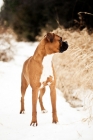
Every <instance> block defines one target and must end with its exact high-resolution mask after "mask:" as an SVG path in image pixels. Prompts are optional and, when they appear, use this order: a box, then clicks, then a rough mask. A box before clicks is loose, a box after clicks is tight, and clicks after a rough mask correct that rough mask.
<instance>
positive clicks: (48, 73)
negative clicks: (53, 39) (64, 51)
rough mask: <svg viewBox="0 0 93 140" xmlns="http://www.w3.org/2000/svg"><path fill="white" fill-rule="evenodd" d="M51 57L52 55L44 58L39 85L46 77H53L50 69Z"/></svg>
mask: <svg viewBox="0 0 93 140" xmlns="http://www.w3.org/2000/svg"><path fill="white" fill-rule="evenodd" d="M52 57H53V54H51V55H47V56H45V57H44V59H43V62H42V65H43V71H42V74H41V78H40V82H41V84H42V83H43V82H45V81H46V80H47V78H48V77H50V76H52V78H54V76H53V68H52Z"/></svg>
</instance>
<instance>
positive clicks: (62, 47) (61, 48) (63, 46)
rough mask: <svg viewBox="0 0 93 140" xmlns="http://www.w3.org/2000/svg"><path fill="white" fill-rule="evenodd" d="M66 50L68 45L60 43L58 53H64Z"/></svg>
mask: <svg viewBox="0 0 93 140" xmlns="http://www.w3.org/2000/svg"><path fill="white" fill-rule="evenodd" d="M67 49H68V43H67V41H62V46H61V47H60V52H61V53H62V52H64V51H66V50H67Z"/></svg>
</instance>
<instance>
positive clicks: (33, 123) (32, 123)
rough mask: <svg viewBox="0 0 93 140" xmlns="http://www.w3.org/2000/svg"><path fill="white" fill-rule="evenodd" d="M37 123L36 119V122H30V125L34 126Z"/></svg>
mask: <svg viewBox="0 0 93 140" xmlns="http://www.w3.org/2000/svg"><path fill="white" fill-rule="evenodd" d="M37 125H38V123H37V121H36V122H31V124H30V126H34V127H36V126H37Z"/></svg>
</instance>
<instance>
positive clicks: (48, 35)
mask: <svg viewBox="0 0 93 140" xmlns="http://www.w3.org/2000/svg"><path fill="white" fill-rule="evenodd" d="M46 38H47V40H48V41H49V42H53V39H54V34H53V33H47V35H46Z"/></svg>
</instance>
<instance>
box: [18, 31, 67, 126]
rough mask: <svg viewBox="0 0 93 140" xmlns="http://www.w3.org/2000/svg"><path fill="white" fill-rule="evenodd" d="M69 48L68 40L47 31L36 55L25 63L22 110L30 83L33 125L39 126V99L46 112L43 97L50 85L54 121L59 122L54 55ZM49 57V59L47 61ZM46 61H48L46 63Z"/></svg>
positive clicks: (22, 79) (22, 83)
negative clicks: (46, 87)
mask: <svg viewBox="0 0 93 140" xmlns="http://www.w3.org/2000/svg"><path fill="white" fill-rule="evenodd" d="M67 48H68V44H67V42H64V41H62V37H60V36H58V35H56V34H54V33H47V34H46V35H45V36H44V38H43V39H42V40H41V41H40V43H39V45H38V46H37V48H36V50H35V52H34V55H33V56H31V57H30V58H28V59H27V60H26V61H25V62H24V64H23V70H22V75H21V110H20V114H22V113H24V110H25V109H24V96H25V92H26V89H27V87H28V85H30V86H31V87H32V121H31V124H30V125H32V126H37V125H38V123H37V99H38V93H39V103H40V107H41V110H42V112H46V110H45V108H44V105H43V101H42V97H43V95H44V93H45V86H47V85H49V88H50V97H51V105H52V118H53V121H52V122H53V123H57V122H58V117H57V110H56V88H55V86H56V74H55V71H54V68H53V64H52V61H51V60H52V56H53V54H55V53H59V52H60V53H62V52H64V51H66V50H67ZM47 59H48V60H49V61H47ZM45 62H46V63H45Z"/></svg>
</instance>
